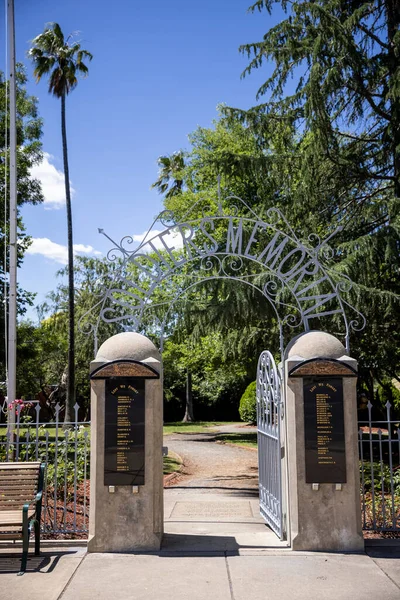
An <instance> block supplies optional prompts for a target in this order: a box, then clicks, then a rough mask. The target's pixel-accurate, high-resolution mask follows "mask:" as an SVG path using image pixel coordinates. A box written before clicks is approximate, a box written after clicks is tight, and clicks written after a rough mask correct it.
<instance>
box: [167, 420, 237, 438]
mask: <svg viewBox="0 0 400 600" xmlns="http://www.w3.org/2000/svg"><path fill="white" fill-rule="evenodd" d="M226 424H227V423H226V422H222V421H218V422H217V421H194V422H193V423H182V422H181V421H176V422H175V423H165V424H164V435H171V434H172V433H206V432H207V431H208V432H209V431H210V428H211V427H217V426H218V425H226Z"/></svg>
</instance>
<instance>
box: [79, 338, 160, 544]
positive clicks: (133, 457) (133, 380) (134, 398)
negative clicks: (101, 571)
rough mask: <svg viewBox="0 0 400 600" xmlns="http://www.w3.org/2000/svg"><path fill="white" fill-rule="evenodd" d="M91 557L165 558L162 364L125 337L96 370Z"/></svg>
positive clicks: (111, 344)
mask: <svg viewBox="0 0 400 600" xmlns="http://www.w3.org/2000/svg"><path fill="white" fill-rule="evenodd" d="M90 379H91V388H92V390H91V418H92V425H91V448H90V457H91V464H90V518H89V540H88V552H132V551H154V550H159V549H160V545H161V539H162V535H163V525H164V519H163V459H162V440H163V429H162V427H163V403H162V398H163V384H162V362H161V356H160V353H159V352H158V350H157V349H156V347H155V346H154V344H153V343H152V342H151V341H150V340H149V339H148V338H146V337H145V336H143V335H140V334H138V333H132V332H126V333H119V334H118V335H114V336H113V337H111V338H109V339H108V340H107V341H106V342H104V344H103V345H102V346H101V347H100V348H99V351H98V353H97V356H96V358H95V360H94V361H93V362H92V363H91V365H90Z"/></svg>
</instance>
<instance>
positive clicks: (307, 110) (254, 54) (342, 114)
mask: <svg viewBox="0 0 400 600" xmlns="http://www.w3.org/2000/svg"><path fill="white" fill-rule="evenodd" d="M275 4H279V5H281V7H282V8H283V10H284V11H285V13H286V14H287V18H286V19H284V20H282V21H281V22H280V23H278V24H277V25H275V26H274V27H272V28H271V29H270V30H269V31H267V33H266V34H265V35H264V38H263V40H262V41H260V42H255V43H251V44H246V45H244V46H242V47H241V48H240V50H241V51H242V53H244V54H247V55H248V56H249V57H251V61H250V63H249V65H248V66H247V68H246V69H245V71H244V73H243V75H244V76H245V75H248V74H250V73H252V71H253V70H254V69H258V68H261V67H263V66H264V65H266V64H268V63H269V62H272V63H273V64H274V69H273V72H272V74H271V75H270V77H269V78H268V79H267V80H266V81H265V82H264V83H263V85H262V86H261V87H260V89H259V90H258V94H257V99H261V98H263V97H264V96H267V98H266V101H265V102H263V103H261V104H259V105H258V106H255V107H254V108H252V109H250V110H248V111H242V110H237V109H227V113H228V114H230V115H232V114H235V115H236V116H239V118H240V119H242V120H244V121H245V122H246V123H248V125H249V126H250V127H251V128H252V129H253V130H254V131H256V132H257V135H258V136H259V140H260V141H261V143H262V141H263V140H268V139H269V138H270V135H271V132H272V131H273V130H274V128H275V127H276V125H277V123H281V122H282V121H284V122H286V123H287V124H288V125H290V126H291V127H295V129H296V131H297V132H298V135H299V143H303V150H304V149H305V148H306V149H307V152H305V158H306V159H307V161H309V160H310V156H313V157H314V158H315V157H318V156H319V157H321V158H322V160H323V161H324V162H325V160H326V159H327V160H328V161H329V171H328V173H327V175H328V178H327V179H328V181H329V179H330V180H331V182H332V181H335V183H336V187H337V186H338V183H339V182H342V183H341V185H340V186H339V188H340V190H343V187H344V186H343V184H344V185H345V190H346V191H347V193H346V194H342V195H340V194H339V193H336V194H335V196H336V198H335V200H336V203H337V208H339V209H340V210H342V211H347V212H348V213H349V214H352V213H353V211H354V209H355V207H357V206H358V205H359V204H360V203H361V204H362V203H363V202H366V201H370V200H371V199H372V198H373V199H374V201H380V200H382V199H384V200H385V201H386V204H387V206H386V207H385V210H384V211H383V212H382V213H381V214H378V215H375V220H376V224H377V225H379V224H382V223H386V222H388V220H389V217H390V213H391V211H392V212H393V211H396V212H397V205H398V203H396V205H395V206H394V205H393V204H392V203H391V202H390V200H391V198H392V197H393V195H394V196H395V197H396V198H397V199H399V198H400V67H399V65H400V31H399V27H400V6H399V3H398V2H397V0H384V1H382V0H373V1H369V2H362V1H361V0H357V1H353V0H317V1H312V2H311V1H307V0H298V1H297V2H289V1H288V0H258V1H257V2H256V3H255V4H254V5H253V6H251V7H250V9H249V10H250V11H253V12H254V11H256V10H259V11H262V10H263V9H265V10H267V11H268V12H270V13H271V11H272V10H273V7H274V5H275ZM310 132H311V134H312V135H311V136H309V133H310ZM305 141H307V144H306V146H304V142H305ZM303 164H304V166H306V163H305V162H304V163H303ZM308 171H309V169H308ZM337 191H339V190H337Z"/></svg>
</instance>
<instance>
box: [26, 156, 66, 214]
mask: <svg viewBox="0 0 400 600" xmlns="http://www.w3.org/2000/svg"><path fill="white" fill-rule="evenodd" d="M53 159H54V157H53V156H52V155H51V154H48V153H47V152H44V153H43V160H42V162H41V163H40V164H39V165H34V166H33V167H32V168H31V175H32V177H35V179H39V180H40V182H41V184H42V192H43V196H44V204H43V205H44V207H45V208H47V209H54V208H55V209H57V208H63V206H65V185H64V173H63V172H62V171H59V170H58V169H57V168H56V167H55V166H54V165H53V164H52V163H51V162H50V161H52V160H53ZM74 193H75V190H74V188H73V187H72V186H71V196H73V195H74Z"/></svg>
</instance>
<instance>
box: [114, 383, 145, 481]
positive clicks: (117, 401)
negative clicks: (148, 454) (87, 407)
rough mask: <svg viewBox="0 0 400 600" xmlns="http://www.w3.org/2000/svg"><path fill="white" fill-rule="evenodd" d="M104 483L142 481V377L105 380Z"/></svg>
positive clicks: (143, 395) (143, 473)
mask: <svg viewBox="0 0 400 600" xmlns="http://www.w3.org/2000/svg"><path fill="white" fill-rule="evenodd" d="M105 385H106V398H105V400H106V401H105V436H104V485H144V482H145V472H144V462H145V460H144V458H145V455H144V440H145V418H144V415H145V381H144V379H137V378H135V379H133V378H131V377H130V378H120V377H119V378H110V379H107V380H106V382H105Z"/></svg>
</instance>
